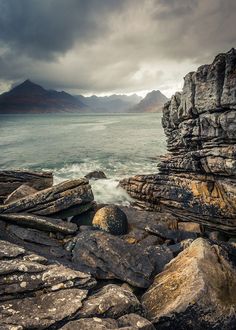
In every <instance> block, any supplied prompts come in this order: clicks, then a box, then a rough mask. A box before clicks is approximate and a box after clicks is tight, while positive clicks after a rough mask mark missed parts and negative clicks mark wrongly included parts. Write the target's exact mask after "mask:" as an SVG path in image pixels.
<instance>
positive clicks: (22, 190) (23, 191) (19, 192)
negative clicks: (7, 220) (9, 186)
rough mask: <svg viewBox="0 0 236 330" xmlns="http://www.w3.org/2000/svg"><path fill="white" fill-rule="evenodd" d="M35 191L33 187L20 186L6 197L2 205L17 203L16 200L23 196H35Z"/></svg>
mask: <svg viewBox="0 0 236 330" xmlns="http://www.w3.org/2000/svg"><path fill="white" fill-rule="evenodd" d="M37 191H38V190H36V189H35V188H33V187H30V186H28V185H27V184H22V185H21V186H20V187H18V188H17V189H16V190H14V191H13V192H12V193H11V194H10V195H8V196H7V198H6V199H5V201H4V204H8V203H11V202H14V201H17V200H18V199H21V198H23V197H25V196H29V195H32V194H35V193H36V192H37Z"/></svg>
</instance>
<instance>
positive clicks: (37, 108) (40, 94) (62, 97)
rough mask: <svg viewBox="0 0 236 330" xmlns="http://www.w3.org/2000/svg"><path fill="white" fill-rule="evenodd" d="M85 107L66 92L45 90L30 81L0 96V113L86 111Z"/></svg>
mask: <svg viewBox="0 0 236 330" xmlns="http://www.w3.org/2000/svg"><path fill="white" fill-rule="evenodd" d="M86 108H87V107H86V105H84V104H83V103H82V102H81V101H79V100H78V99H76V98H75V97H74V96H72V95H70V94H68V93H66V92H57V91H54V90H46V89H44V88H43V87H41V86H40V85H37V84H35V83H33V82H32V81H30V80H25V81H24V82H23V83H22V84H20V85H18V86H16V87H14V88H12V89H11V90H10V91H9V92H6V93H3V94H1V95H0V113H6V114H7V113H51V112H52V113H57V112H75V111H84V110H86Z"/></svg>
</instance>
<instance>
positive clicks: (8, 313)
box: [0, 241, 96, 329]
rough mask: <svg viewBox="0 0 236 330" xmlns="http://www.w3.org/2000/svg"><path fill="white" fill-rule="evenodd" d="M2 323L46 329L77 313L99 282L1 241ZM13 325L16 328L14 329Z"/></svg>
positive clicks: (0, 297) (0, 284) (9, 325)
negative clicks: (89, 292)
mask: <svg viewBox="0 0 236 330" xmlns="http://www.w3.org/2000/svg"><path fill="white" fill-rule="evenodd" d="M0 251H1V253H0V324H1V326H2V327H3V329H8V328H9V329H14V326H16V325H17V326H18V327H22V329H45V328H48V327H49V326H51V325H54V324H57V322H60V321H62V320H64V319H66V318H69V317H72V316H74V314H75V313H77V312H78V310H79V309H80V308H81V307H82V301H83V300H84V299H85V298H86V296H87V293H88V290H89V289H91V288H93V287H94V286H95V285H96V281H95V280H94V279H93V278H92V277H91V275H90V274H86V273H82V272H79V271H76V270H73V269H70V268H68V267H66V266H63V265H60V264H57V263H53V262H51V261H49V260H48V259H46V258H44V257H42V256H39V255H37V254H32V253H29V252H27V251H26V250H25V249H24V248H21V247H19V246H17V245H15V244H12V243H9V242H6V241H0ZM11 326H12V328H11Z"/></svg>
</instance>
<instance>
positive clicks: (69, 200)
mask: <svg viewBox="0 0 236 330" xmlns="http://www.w3.org/2000/svg"><path fill="white" fill-rule="evenodd" d="M93 199H94V198H93V193H92V190H91V186H90V185H89V184H88V180H87V179H78V180H70V181H65V182H62V183H60V184H58V185H55V186H53V187H51V188H47V189H44V190H41V191H38V192H37V193H35V194H33V195H29V196H26V197H23V198H21V199H19V200H17V201H14V202H11V203H8V204H6V205H2V206H0V213H1V214H8V213H33V214H36V215H42V216H49V215H50V216H54V217H56V216H58V217H62V218H63V217H67V216H72V215H74V214H80V213H83V212H85V211H86V210H88V209H89V208H91V206H92V202H93Z"/></svg>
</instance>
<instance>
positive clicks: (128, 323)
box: [118, 313, 155, 330]
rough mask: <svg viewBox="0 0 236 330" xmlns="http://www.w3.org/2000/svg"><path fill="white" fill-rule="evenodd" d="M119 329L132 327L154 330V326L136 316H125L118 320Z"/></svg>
mask: <svg viewBox="0 0 236 330" xmlns="http://www.w3.org/2000/svg"><path fill="white" fill-rule="evenodd" d="M118 324H119V328H123V327H133V328H134V329H140V330H155V328H154V326H153V325H152V323H151V322H149V321H148V320H147V319H145V318H143V317H142V316H140V315H138V314H134V313H131V314H127V315H124V316H121V317H120V318H119V319H118Z"/></svg>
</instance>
